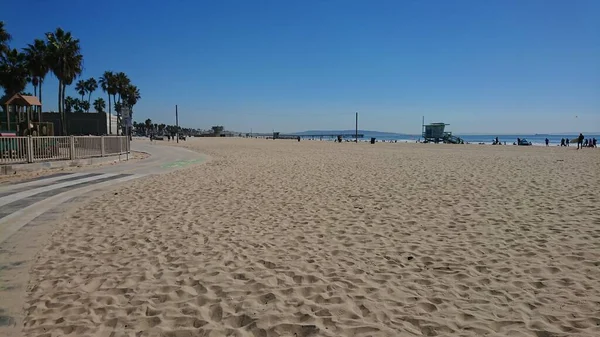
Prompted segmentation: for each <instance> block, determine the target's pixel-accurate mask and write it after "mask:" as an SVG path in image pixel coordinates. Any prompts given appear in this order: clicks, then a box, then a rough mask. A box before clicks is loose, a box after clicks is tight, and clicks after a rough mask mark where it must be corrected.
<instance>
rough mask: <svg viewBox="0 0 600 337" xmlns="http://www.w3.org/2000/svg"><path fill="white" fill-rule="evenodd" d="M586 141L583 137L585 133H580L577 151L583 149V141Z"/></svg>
mask: <svg viewBox="0 0 600 337" xmlns="http://www.w3.org/2000/svg"><path fill="white" fill-rule="evenodd" d="M584 139H585V137H584V136H583V133H580V134H579V137H577V150H579V149H582V148H583V140H584Z"/></svg>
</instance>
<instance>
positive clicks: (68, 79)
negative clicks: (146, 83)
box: [0, 21, 141, 134]
mask: <svg viewBox="0 0 600 337" xmlns="http://www.w3.org/2000/svg"><path fill="white" fill-rule="evenodd" d="M11 40H12V36H11V35H10V34H9V33H8V31H7V30H6V29H5V27H4V22H3V21H0V87H1V88H2V89H3V90H4V96H3V97H2V99H0V101H3V100H4V99H6V98H10V97H12V96H13V95H14V94H17V93H24V90H25V88H26V87H27V84H29V83H30V84H31V85H32V86H33V90H34V96H37V97H38V99H39V101H40V103H43V101H42V87H43V84H44V80H45V79H46V76H47V75H48V74H52V75H54V76H55V77H56V78H57V79H58V112H59V113H60V116H61V121H62V126H63V130H62V131H63V134H66V133H67V128H66V125H67V123H65V120H66V113H69V112H89V111H90V108H91V107H92V106H93V107H94V109H95V110H96V111H97V112H105V109H106V102H105V101H104V99H103V98H101V97H98V98H96V99H95V100H94V102H93V103H92V101H91V99H92V93H93V92H95V91H96V90H97V89H98V88H100V89H101V90H102V91H103V92H104V93H106V94H107V97H108V113H109V114H111V113H112V109H113V108H114V111H115V112H116V113H117V125H118V126H117V129H120V125H121V109H122V108H123V107H127V108H129V110H130V111H132V110H133V107H134V106H135V105H136V104H137V102H138V101H139V100H140V99H141V95H140V90H139V89H138V87H137V86H135V85H133V84H132V83H131V80H130V79H129V77H128V76H127V74H125V73H124V72H113V71H105V72H104V73H103V74H102V76H101V77H100V78H99V79H98V80H96V79H95V78H93V77H91V78H88V79H79V81H77V82H76V83H75V91H76V92H77V93H78V94H79V95H81V99H79V97H76V98H75V97H71V96H66V90H67V87H68V86H70V85H72V84H73V83H74V82H75V80H77V79H78V78H80V77H81V74H82V73H83V55H82V54H81V47H80V41H79V39H77V38H75V37H73V35H72V34H71V32H67V31H65V30H63V29H62V28H56V29H55V30H54V31H53V32H48V33H46V34H45V38H44V39H35V40H34V41H33V43H31V44H28V45H27V47H25V48H22V49H21V50H18V49H16V48H12V47H11V46H10V45H9V42H10V41H11ZM86 95H87V97H86ZM111 98H112V99H111ZM7 113H8V112H7ZM109 133H112V123H109Z"/></svg>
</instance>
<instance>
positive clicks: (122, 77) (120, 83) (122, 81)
mask: <svg viewBox="0 0 600 337" xmlns="http://www.w3.org/2000/svg"><path fill="white" fill-rule="evenodd" d="M114 80H115V86H116V92H115V94H118V95H119V100H118V103H119V104H118V105H117V104H116V103H115V110H116V111H117V130H120V129H121V106H122V104H121V96H124V95H125V90H126V88H127V87H128V86H129V84H130V83H131V81H130V80H129V77H127V74H125V73H124V72H118V73H117V74H115V78H114ZM113 99H114V100H115V102H117V100H116V97H115V96H114V95H113ZM117 132H118V131H117Z"/></svg>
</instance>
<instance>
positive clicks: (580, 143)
mask: <svg viewBox="0 0 600 337" xmlns="http://www.w3.org/2000/svg"><path fill="white" fill-rule="evenodd" d="M570 143H571V141H570V140H569V138H563V139H561V140H560V146H569V144H570ZM597 143H598V141H597V140H596V138H595V137H594V138H585V136H584V135H583V134H582V133H580V134H579V136H578V137H577V149H578V150H579V149H582V148H584V147H598V145H597ZM546 146H548V138H546Z"/></svg>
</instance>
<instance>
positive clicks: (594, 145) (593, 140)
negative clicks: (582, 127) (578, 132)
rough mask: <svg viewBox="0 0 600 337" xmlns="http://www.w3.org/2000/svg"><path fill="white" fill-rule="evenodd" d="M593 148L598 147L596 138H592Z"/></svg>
mask: <svg viewBox="0 0 600 337" xmlns="http://www.w3.org/2000/svg"><path fill="white" fill-rule="evenodd" d="M592 147H597V146H596V137H594V138H592Z"/></svg>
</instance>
